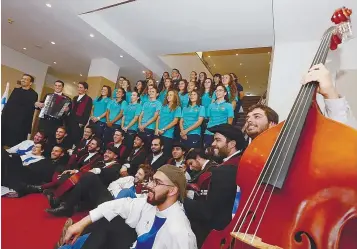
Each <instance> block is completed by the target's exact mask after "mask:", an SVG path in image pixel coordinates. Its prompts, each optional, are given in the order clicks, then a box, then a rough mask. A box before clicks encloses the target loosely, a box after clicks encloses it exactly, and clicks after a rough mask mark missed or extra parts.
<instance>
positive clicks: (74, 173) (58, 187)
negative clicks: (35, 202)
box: [41, 137, 103, 206]
mask: <svg viewBox="0 0 357 249" xmlns="http://www.w3.org/2000/svg"><path fill="white" fill-rule="evenodd" d="M101 143H102V142H101V140H100V139H99V138H96V137H94V138H92V139H91V141H90V142H89V144H88V152H87V153H86V154H84V156H82V157H81V158H80V159H79V160H78V162H77V163H76V164H74V169H70V170H65V171H63V172H62V174H61V175H58V177H57V179H53V178H52V179H53V180H52V182H50V183H47V184H44V185H42V186H41V188H42V189H45V190H44V194H45V195H46V196H47V198H48V200H49V202H50V205H51V206H56V205H57V203H58V201H59V198H60V197H61V196H62V195H63V194H65V193H66V192H67V191H69V190H71V189H72V188H73V187H74V186H75V185H76V184H77V182H78V181H79V179H80V177H81V176H82V174H83V173H85V172H88V171H89V170H90V169H92V168H93V166H94V165H95V164H96V163H97V162H98V161H101V160H103V159H102V158H103V157H102V155H101V154H100V153H99V150H100V145H101ZM47 189H53V191H50V190H47Z"/></svg>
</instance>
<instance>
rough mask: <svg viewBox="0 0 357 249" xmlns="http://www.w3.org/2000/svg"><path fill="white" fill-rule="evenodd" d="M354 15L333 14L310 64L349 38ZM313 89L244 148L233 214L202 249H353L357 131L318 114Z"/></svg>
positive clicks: (323, 58)
mask: <svg viewBox="0 0 357 249" xmlns="http://www.w3.org/2000/svg"><path fill="white" fill-rule="evenodd" d="M351 13H352V11H351V10H350V9H347V8H341V9H338V10H336V11H335V13H334V14H333V16H332V18H331V20H332V21H333V22H334V23H335V26H333V27H331V28H329V29H328V30H327V31H326V32H325V33H324V35H323V38H322V40H321V44H320V46H319V49H318V51H317V53H316V55H315V57H314V60H313V62H312V66H313V65H316V64H319V63H324V62H325V61H326V57H327V54H328V52H329V50H330V49H332V50H334V49H336V48H337V46H338V45H339V44H340V43H342V42H343V41H344V40H347V39H348V38H349V37H350V35H351V29H350V28H351V26H350V15H351ZM317 85H318V82H309V83H307V84H306V85H303V86H302V87H301V89H300V92H299V94H298V96H297V98H296V100H295V102H294V104H293V107H292V109H291V111H290V113H289V116H288V118H287V119H286V120H285V122H282V123H280V124H278V125H276V126H275V127H272V128H270V129H268V130H267V131H265V132H263V133H262V134H260V135H259V136H258V137H256V138H255V139H254V140H253V141H252V143H251V144H250V145H249V146H248V148H247V149H246V150H245V152H244V154H243V156H242V158H241V161H240V163H239V166H238V170H237V177H236V183H237V185H239V187H240V189H241V199H240V203H239V207H238V210H237V212H236V214H235V216H234V217H233V219H232V221H231V222H230V224H229V225H228V226H227V227H226V228H225V229H224V230H221V231H217V230H213V231H211V233H210V234H209V235H208V237H207V238H206V240H205V242H204V244H203V246H202V249H218V248H221V249H228V248H231V249H253V248H260V249H263V248H264V249H281V248H283V249H337V248H340V249H356V248H357V131H356V130H355V129H353V128H351V127H349V126H346V125H344V124H341V123H339V122H336V121H334V120H331V119H329V118H326V117H325V116H323V115H322V114H321V112H320V110H319V107H318V105H317V103H316V90H317Z"/></svg>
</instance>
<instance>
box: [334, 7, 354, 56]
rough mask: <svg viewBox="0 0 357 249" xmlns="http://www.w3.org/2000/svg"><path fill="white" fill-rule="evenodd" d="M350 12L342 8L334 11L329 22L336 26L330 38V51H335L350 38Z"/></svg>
mask: <svg viewBox="0 0 357 249" xmlns="http://www.w3.org/2000/svg"><path fill="white" fill-rule="evenodd" d="M351 14H352V10H351V9H348V8H345V7H342V8H340V9H337V10H335V12H334V13H333V15H332V17H331V21H332V22H333V23H335V24H336V27H335V29H334V30H333V34H332V37H331V44H330V49H331V50H335V49H337V47H338V45H339V44H341V43H342V42H345V41H346V40H348V39H350V38H351V37H352V27H351V18H350V16H351Z"/></svg>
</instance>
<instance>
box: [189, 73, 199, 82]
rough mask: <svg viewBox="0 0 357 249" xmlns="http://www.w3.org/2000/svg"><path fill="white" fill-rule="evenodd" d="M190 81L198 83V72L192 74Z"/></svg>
mask: <svg viewBox="0 0 357 249" xmlns="http://www.w3.org/2000/svg"><path fill="white" fill-rule="evenodd" d="M190 81H197V72H196V71H192V72H191V73H190Z"/></svg>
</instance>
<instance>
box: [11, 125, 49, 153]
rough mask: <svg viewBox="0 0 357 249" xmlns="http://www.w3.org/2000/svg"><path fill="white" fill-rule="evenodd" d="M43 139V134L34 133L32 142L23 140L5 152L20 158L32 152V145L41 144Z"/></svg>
mask: <svg viewBox="0 0 357 249" xmlns="http://www.w3.org/2000/svg"><path fill="white" fill-rule="evenodd" d="M44 139H45V134H44V133H43V132H42V131H38V132H36V134H35V136H34V137H33V140H25V141H22V142H21V143H19V144H17V145H15V146H13V147H11V148H9V149H7V150H6V151H7V152H8V153H10V154H18V155H20V156H22V155H25V154H26V153H29V152H30V151H31V150H32V147H33V146H34V144H37V143H41V142H42V141H43V140H44Z"/></svg>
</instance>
